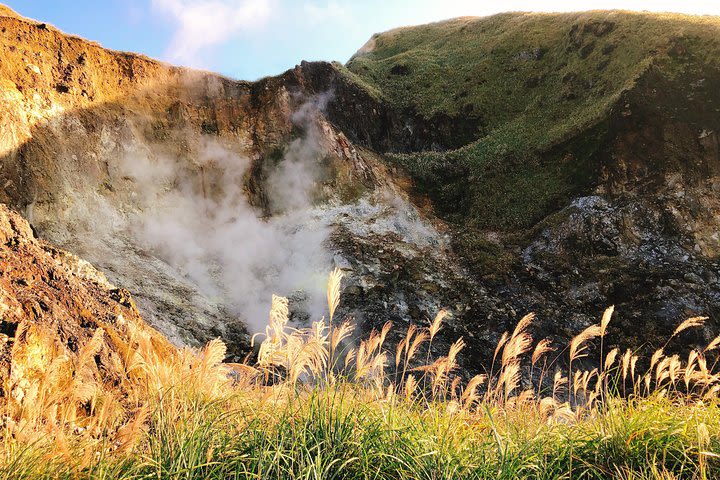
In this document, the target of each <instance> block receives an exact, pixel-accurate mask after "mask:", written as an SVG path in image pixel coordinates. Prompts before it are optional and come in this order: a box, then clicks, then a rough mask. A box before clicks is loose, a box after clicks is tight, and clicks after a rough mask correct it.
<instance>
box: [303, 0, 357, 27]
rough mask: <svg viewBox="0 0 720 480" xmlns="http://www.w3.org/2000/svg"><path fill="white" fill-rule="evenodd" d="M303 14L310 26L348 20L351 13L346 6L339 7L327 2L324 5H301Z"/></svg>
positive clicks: (339, 5) (336, 4)
mask: <svg viewBox="0 0 720 480" xmlns="http://www.w3.org/2000/svg"><path fill="white" fill-rule="evenodd" d="M303 13H304V14H305V19H306V20H307V21H308V22H310V23H312V24H320V23H323V22H328V21H331V22H339V21H344V20H349V19H350V18H351V12H350V10H349V8H348V6H347V5H341V4H339V3H337V2H335V1H329V2H326V3H325V4H318V3H314V2H308V3H305V4H304V5H303Z"/></svg>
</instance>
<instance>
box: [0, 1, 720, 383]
mask: <svg viewBox="0 0 720 480" xmlns="http://www.w3.org/2000/svg"><path fill="white" fill-rule="evenodd" d="M718 25H720V22H718V21H716V20H714V19H697V18H692V17H669V16H651V15H639V14H627V13H619V12H607V13H603V12H599V13H591V14H573V15H525V14H513V15H500V16H496V17H490V18H486V19H459V20H454V21H450V22H444V23H440V24H433V25H430V26H423V27H416V28H409V29H401V30H396V31H392V32H388V33H385V34H380V35H377V36H374V37H373V38H372V39H371V41H370V42H369V43H368V44H367V45H366V46H365V47H363V49H361V50H360V51H359V52H358V54H357V55H356V56H355V57H353V59H352V60H351V61H350V62H349V63H348V65H347V66H343V65H339V64H330V63H323V62H316V63H302V64H301V65H299V66H297V67H296V68H294V69H292V70H290V71H288V72H286V73H284V74H283V75H280V76H278V77H273V78H266V79H263V80H261V81H258V82H256V83H248V82H241V81H234V80H231V79H227V78H223V77H220V76H217V75H214V74H211V73H207V72H198V71H192V70H187V69H180V68H176V67H173V66H170V65H166V64H163V63H160V62H157V61H154V60H151V59H148V58H145V57H142V56H138V55H134V54H128V53H121V52H113V51H108V50H105V49H103V48H101V47H100V46H99V45H97V44H94V43H91V42H87V41H85V40H82V39H79V38H75V37H71V36H68V35H65V34H63V33H62V32H59V31H58V30H56V29H55V28H53V27H51V26H49V25H46V24H43V23H38V22H35V21H31V20H27V19H23V18H20V17H18V16H16V15H14V14H12V13H9V12H6V11H0V49H1V51H2V63H0V95H2V98H3V102H2V105H1V106H0V121H1V122H2V132H1V134H0V158H1V162H2V170H0V183H2V185H3V187H2V190H0V202H4V203H7V204H8V205H10V206H11V207H13V208H15V209H17V210H19V211H21V212H22V213H23V215H24V216H25V217H26V218H27V219H28V220H29V221H30V222H31V223H32V225H33V227H34V228H35V230H36V231H37V232H38V234H39V235H40V236H41V237H42V238H47V239H49V240H51V241H53V242H56V243H58V244H59V245H61V246H62V247H64V248H66V249H68V250H70V251H72V252H73V253H75V254H78V255H80V256H82V257H84V258H86V259H88V260H90V261H91V262H93V264H95V265H96V266H98V267H99V268H101V269H102V270H104V271H105V272H106V273H107V275H108V277H109V278H110V280H111V281H112V282H113V283H116V284H118V285H122V286H123V287H125V288H127V289H128V290H129V291H131V292H132V293H133V295H134V296H135V298H136V299H137V301H138V307H139V309H140V311H141V312H142V313H143V314H144V316H145V318H146V319H147V321H148V322H149V323H151V324H152V325H153V326H155V327H156V328H158V329H159V330H160V331H161V332H163V333H164V334H166V335H168V336H169V337H170V338H171V339H172V340H173V341H174V342H176V343H189V344H199V343H202V342H205V341H207V340H209V339H211V338H214V337H216V336H220V337H222V338H223V339H224V340H225V341H226V342H227V343H228V344H229V347H230V354H231V356H235V357H239V356H241V355H243V353H244V352H246V351H247V341H248V335H247V334H248V331H249V330H256V329H257V328H258V327H259V326H261V325H262V324H263V321H264V318H263V316H264V312H265V311H266V306H267V302H268V301H269V297H270V294H271V293H273V292H277V293H281V294H286V295H290V296H291V299H292V300H293V304H294V319H295V321H297V322H304V321H306V320H307V319H308V318H309V316H312V315H319V314H321V313H322V311H321V308H319V307H318V305H321V303H322V302H321V301H320V300H321V295H322V293H321V292H322V285H321V282H322V280H321V279H322V278H324V273H325V272H326V271H327V269H328V268H330V267H331V266H332V265H333V264H335V265H337V266H340V267H341V268H343V269H344V270H345V271H346V272H347V273H348V277H347V280H346V282H345V284H344V292H343V293H344V296H343V303H342V307H343V313H344V314H352V315H354V316H355V317H356V318H357V319H358V321H359V323H360V324H361V325H363V326H364V328H366V329H368V328H372V327H374V326H377V325H379V324H381V323H384V322H385V321H386V320H393V321H394V322H396V324H398V325H400V326H401V327H403V326H407V325H409V324H410V323H424V322H427V321H428V319H429V318H432V317H433V316H434V314H435V312H436V311H437V310H438V309H439V308H440V307H448V308H449V309H450V310H451V312H452V313H453V318H452V320H451V321H450V323H449V326H448V328H447V329H446V330H445V332H444V335H446V337H445V338H448V339H451V340H454V338H456V337H457V336H458V335H463V336H464V337H465V339H466V341H467V342H468V344H469V346H470V348H469V349H468V350H467V353H466V355H465V357H464V358H462V359H461V361H462V362H464V365H465V366H466V367H467V368H468V369H469V370H477V369H479V368H480V364H481V362H483V360H484V359H487V357H488V355H491V352H492V348H493V347H494V345H495V342H496V340H497V338H498V336H499V334H500V333H502V331H503V330H506V329H508V328H511V327H512V326H513V325H514V322H515V321H516V320H517V318H518V317H519V315H520V314H523V313H526V312H527V311H536V312H537V313H538V319H539V320H538V323H537V327H538V328H539V329H540V334H541V335H548V336H555V337H561V338H564V337H567V336H571V335H573V334H574V333H576V332H577V331H578V330H579V329H582V328H584V327H585V326H587V325H589V324H590V323H591V322H594V321H595V320H596V318H597V316H598V315H599V313H600V312H601V311H602V310H603V308H604V307H605V306H607V305H610V304H616V305H617V311H618V313H619V314H618V321H617V322H616V323H615V324H614V325H615V330H614V331H613V338H612V341H613V342H615V343H621V344H624V345H633V346H640V345H643V344H650V346H652V345H653V344H654V343H656V342H657V341H658V340H657V339H658V338H660V337H666V336H667V333H668V331H669V330H671V329H672V327H673V326H674V325H676V324H677V322H678V321H679V320H681V319H683V318H685V317H686V316H690V315H694V314H706V315H710V317H711V320H710V321H709V322H708V323H707V327H706V330H705V331H699V332H700V333H698V334H697V335H699V336H700V337H702V336H704V337H709V336H710V335H711V334H712V331H713V330H716V329H717V322H718V321H719V320H720V318H719V317H718V314H719V309H718V307H719V306H720V283H719V282H720V278H719V273H718V254H719V253H720V237H718V227H719V226H720V225H719V223H720V216H719V215H718V214H717V212H718V211H719V210H718V207H720V201H719V200H718V189H719V188H720V187H719V185H720V177H719V176H718V171H719V169H720V147H718V145H719V144H718V137H717V133H716V132H718V131H720V112H719V111H718V109H719V108H720V97H719V96H718V92H720V89H718V88H717V87H718V86H720V74H719V70H718V65H717V62H716V59H717V58H718V57H717V55H715V53H717V52H720V45H718V41H717V38H718V37H717V30H718ZM658 32H662V34H661V35H660V34H658ZM248 327H249V329H248ZM400 330H401V329H398V331H400ZM699 340H701V338H699V337H698V338H685V339H683V341H685V342H693V341H699ZM705 340H707V339H705ZM439 346H442V342H439Z"/></svg>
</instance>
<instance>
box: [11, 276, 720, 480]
mask: <svg viewBox="0 0 720 480" xmlns="http://www.w3.org/2000/svg"><path fill="white" fill-rule="evenodd" d="M340 281H341V275H340V273H339V272H337V271H336V272H334V273H333V274H332V275H331V277H330V281H329V283H328V307H329V312H330V314H329V322H328V323H325V322H323V321H320V322H317V323H315V324H313V325H312V327H310V328H307V329H301V330H297V329H293V328H291V327H290V326H288V323H287V322H288V308H287V306H288V303H287V300H286V299H284V298H281V297H273V307H272V310H271V312H270V321H269V325H268V327H267V329H266V331H265V334H264V336H263V337H264V339H263V341H262V343H261V344H260V346H259V351H258V356H257V360H256V361H255V362H252V363H250V362H248V363H243V364H225V363H222V362H221V360H222V359H223V357H224V355H225V347H224V345H223V344H222V343H221V342H220V341H213V342H211V343H210V344H208V346H207V347H206V348H205V349H204V350H202V351H201V352H191V351H189V350H180V351H177V352H170V353H168V352H167V351H165V350H161V349H158V348H157V347H156V346H155V345H154V344H153V342H152V340H150V339H149V337H147V336H146V335H145V334H144V332H140V331H138V332H137V334H134V335H131V337H132V338H130V339H125V340H123V339H119V338H106V337H104V336H103V334H102V333H101V332H102V330H98V332H97V333H96V334H95V336H94V337H93V339H92V340H91V341H89V342H88V343H87V344H86V345H82V346H80V350H79V353H78V355H77V358H75V357H72V358H69V357H67V356H66V355H64V356H54V355H53V354H52V352H51V351H46V347H47V346H48V345H52V344H53V343H54V342H55V341H56V339H54V338H49V337H48V336H45V337H43V336H42V335H41V334H40V333H39V331H31V330H27V329H29V328H30V327H27V326H25V327H22V328H24V329H26V330H25V331H24V332H30V333H27V334H26V333H23V335H22V336H19V337H17V338H16V339H15V340H14V345H13V350H12V358H11V359H10V361H11V363H12V365H11V366H12V372H14V373H13V375H11V377H10V379H9V380H8V384H7V385H5V386H4V391H5V392H8V393H9V395H7V394H6V396H4V397H3V399H2V402H3V409H4V412H3V414H4V415H3V419H4V420H3V421H4V427H3V429H2V431H1V432H2V440H3V443H2V446H3V449H2V451H0V478H8V479H10V478H12V479H18V478H40V477H46V478H147V479H150V478H198V479H200V478H202V479H206V478H217V479H221V478H223V479H226V478H238V479H244V478H247V479H251V478H257V479H259V478H298V479H299V478H317V479H320V478H323V479H326V478H327V479H330V478H353V479H354V478H357V479H368V478H378V479H386V478H394V479H428V480H429V479H456V478H469V479H475V478H476V479H497V478H506V479H515V478H527V479H531V478H532V479H536V478H548V479H550V478H597V479H602V478H610V477H612V478H627V479H630V478H632V479H639V478H643V479H645V478H647V479H650V478H666V479H670V478H702V479H706V478H716V477H717V476H718V475H720V462H719V461H718V460H719V459H720V456H719V453H720V409H719V408H718V406H719V404H718V391H719V390H720V375H719V374H717V373H715V371H714V365H712V364H710V363H709V361H711V359H712V358H715V357H714V355H715V353H716V351H717V349H718V346H720V337H718V338H717V339H715V340H714V341H713V342H711V343H710V344H709V345H707V346H706V347H704V348H702V349H697V350H693V351H691V352H690V354H689V355H688V357H687V360H685V359H681V358H680V357H678V356H677V355H674V356H666V355H664V353H663V351H662V349H661V350H658V351H657V352H656V353H655V354H654V355H653V357H652V359H649V363H648V362H647V359H645V360H643V359H639V358H638V357H637V356H636V355H634V353H633V352H631V351H628V352H625V353H624V354H622V353H621V352H619V351H618V350H617V349H611V350H609V351H608V352H607V354H606V355H604V352H603V343H604V340H605V338H604V337H605V332H606V328H607V325H608V324H609V322H610V321H611V318H612V315H613V309H612V308H610V309H608V310H607V311H606V312H605V314H604V315H603V317H602V319H601V321H600V323H599V324H598V325H593V326H591V327H589V328H587V329H586V330H585V331H583V332H581V333H579V334H578V335H577V336H576V337H575V338H574V339H573V340H572V341H571V343H570V344H569V345H568V346H567V348H565V349H563V350H559V349H558V348H557V346H555V345H552V344H550V343H549V342H548V341H546V340H541V341H540V342H537V343H536V342H535V341H534V340H533V338H532V336H531V334H530V333H529V332H530V329H531V328H532V323H533V316H532V315H527V316H525V317H524V318H523V319H522V320H520V322H518V324H517V326H516V327H515V329H514V330H513V331H512V332H508V333H507V334H505V335H504V336H503V337H502V339H501V340H500V343H499V344H498V348H497V350H496V362H494V365H493V367H491V369H490V371H489V372H488V373H487V375H478V376H475V377H473V378H472V379H469V380H467V381H464V380H463V379H462V378H461V377H459V376H458V374H457V372H456V367H457V363H456V359H457V356H458V354H459V353H460V352H461V350H462V348H463V346H464V343H463V341H462V339H459V340H458V341H457V342H455V343H454V344H453V345H452V346H451V347H450V349H449V351H448V353H447V355H445V356H442V357H439V358H433V357H432V356H431V355H430V353H429V352H430V348H429V346H430V344H432V342H433V339H434V337H435V335H436V334H437V333H438V331H439V330H440V329H442V328H443V324H444V321H445V317H446V314H445V312H442V311H441V312H440V313H439V314H438V316H437V317H436V318H435V320H434V321H433V322H431V323H430V324H429V325H427V326H424V327H418V326H413V327H411V328H410V329H409V330H408V331H407V333H406V335H405V337H404V338H403V339H402V340H401V341H400V342H399V343H398V344H397V345H395V346H389V345H386V339H387V335H388V333H389V331H390V329H391V328H392V326H391V325H389V324H388V325H386V326H385V327H384V328H383V329H382V330H381V331H380V332H373V333H372V334H371V335H370V336H369V337H368V338H366V339H364V340H362V341H360V342H359V343H356V342H355V341H351V338H352V332H353V325H352V324H350V323H348V322H347V321H343V322H340V321H336V320H334V319H333V314H334V311H335V309H336V307H337V305H338V303H339V301H340V299H339V291H340ZM704 321H705V319H704V318H691V319H688V320H686V321H685V322H683V323H682V324H681V325H680V326H678V328H677V329H676V330H675V332H674V333H673V335H672V337H671V338H670V339H669V340H668V343H669V342H671V341H672V340H673V338H674V337H677V336H679V335H682V334H683V332H685V331H686V330H689V329H691V328H696V327H698V326H701V325H702V324H703V322H704ZM46 333H47V332H46ZM47 335H50V334H49V333H47ZM102 342H115V343H116V346H118V347H120V351H122V352H123V355H122V358H120V359H118V369H119V371H121V372H123V373H122V374H121V375H119V376H118V375H111V376H107V377H104V378H103V377H102V376H97V375H92V374H91V366H92V364H93V361H92V355H93V352H94V351H97V349H98V348H99V347H100V346H101V344H102ZM591 343H596V344H597V343H599V344H600V350H599V352H600V358H599V359H598V366H597V368H593V369H591V370H586V369H584V368H579V367H578V362H579V361H580V360H581V359H583V358H585V357H587V356H588V352H589V346H590V344H591ZM40 352H41V353H42V355H43V356H44V361H43V362H40V363H39V362H37V360H38V354H39V353H40ZM558 357H562V358H565V359H566V360H567V361H568V362H569V368H568V369H567V370H564V369H561V368H559V366H558V364H556V362H557V358H558ZM587 360H588V359H587V358H585V361H587ZM643 362H646V364H647V365H649V368H647V369H643V370H641V368H640V364H641V363H643ZM530 378H533V379H535V380H536V383H535V385H536V386H533V385H532V384H531V383H530V382H529V381H528V380H529V379H530ZM542 378H546V379H548V380H549V379H552V381H549V382H548V381H546V382H543V381H542Z"/></svg>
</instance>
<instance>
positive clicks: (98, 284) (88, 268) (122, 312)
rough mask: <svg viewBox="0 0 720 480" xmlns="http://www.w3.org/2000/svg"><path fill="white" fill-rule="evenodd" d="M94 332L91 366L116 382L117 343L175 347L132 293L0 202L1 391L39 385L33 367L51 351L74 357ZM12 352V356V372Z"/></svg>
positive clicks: (18, 392)
mask: <svg viewBox="0 0 720 480" xmlns="http://www.w3.org/2000/svg"><path fill="white" fill-rule="evenodd" d="M98 331H100V333H101V334H102V335H103V336H104V338H105V341H103V342H101V344H99V345H98V346H97V350H96V351H95V352H94V354H93V355H94V358H95V361H94V367H93V371H95V372H96V374H97V375H98V378H97V379H98V380H99V381H102V382H116V383H118V384H119V383H120V376H121V375H125V371H124V370H123V369H122V368H120V367H119V366H118V365H121V364H122V360H121V359H122V356H123V355H124V354H126V352H125V351H124V350H123V345H125V344H126V342H128V341H130V342H132V338H133V337H134V338H138V336H139V335H142V336H147V337H148V338H149V339H150V341H151V342H152V343H153V344H154V346H155V348H157V349H158V351H159V352H162V351H167V352H171V351H173V350H174V348H173V347H172V346H171V345H170V344H169V343H168V342H167V340H166V339H165V338H164V337H163V336H161V335H160V334H158V333H157V332H156V331H154V330H153V329H151V328H150V327H148V326H147V325H146V324H145V322H144V321H143V320H142V318H141V317H140V313H139V312H138V310H137V308H136V306H135V303H134V301H133V299H132V296H131V295H130V292H128V291H127V290H125V289H122V288H117V287H115V286H113V285H112V284H110V283H109V282H108V280H107V279H106V278H105V275H103V274H102V273H101V272H99V271H97V270H96V269H95V268H94V267H93V266H92V265H90V264H89V263H88V262H86V261H84V260H81V259H80V258H78V257H76V256H75V255H73V254H71V253H68V252H65V251H63V250H60V249H58V248H56V247H54V246H52V245H50V244H49V243H46V242H44V241H41V240H38V239H37V238H35V235H34V233H33V231H32V229H31V227H30V224H28V222H27V221H26V220H25V219H24V218H22V217H21V216H20V215H19V214H18V213H16V212H13V211H11V210H9V209H8V208H7V207H6V206H5V205H0V359H1V361H0V385H1V387H0V388H2V396H3V397H6V396H9V395H12V396H13V397H14V398H15V399H16V401H18V402H20V401H22V400H23V397H24V396H25V395H26V394H27V393H28V392H31V391H32V389H33V388H37V386H35V387H33V385H32V384H31V383H29V382H28V380H27V379H26V377H27V378H31V377H32V375H34V374H36V373H37V372H34V371H31V370H32V369H33V368H37V369H39V370H40V371H44V370H46V369H48V368H49V366H48V365H46V364H43V360H44V359H45V358H46V356H47V357H48V358H50V353H51V350H52V352H53V355H55V354H57V355H63V354H64V355H66V356H67V358H75V357H76V356H77V355H78V352H79V351H80V349H81V348H83V347H84V346H85V345H87V344H88V343H89V342H90V341H91V339H92V338H93V336H95V335H96V334H97V333H98ZM53 342H57V343H53ZM96 343H97V342H96ZM11 352H13V353H12V356H13V358H15V359H16V360H17V362H16V364H13V369H12V371H11V363H10V357H11ZM23 358H24V359H25V361H24V362H23V361H21V360H22V359H23Z"/></svg>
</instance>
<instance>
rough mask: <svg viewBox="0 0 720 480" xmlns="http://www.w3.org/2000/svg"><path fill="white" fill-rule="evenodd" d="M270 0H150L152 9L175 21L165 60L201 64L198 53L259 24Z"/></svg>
mask: <svg viewBox="0 0 720 480" xmlns="http://www.w3.org/2000/svg"><path fill="white" fill-rule="evenodd" d="M272 3H273V0H152V5H153V8H155V9H156V10H157V11H158V12H160V13H162V14H165V15H168V16H169V17H170V18H171V19H172V21H173V22H174V23H175V24H177V29H176V30H175V33H174V35H173V38H172V40H171V42H170V46H169V48H168V53H167V55H168V59H169V60H171V61H175V62H180V63H183V64H186V65H192V66H203V65H202V63H203V62H202V60H201V58H200V54H201V53H202V52H203V51H204V50H205V49H207V48H208V47H212V46H216V45H220V44H222V43H224V42H225V41H227V40H229V39H230V38H232V37H233V36H235V35H237V34H239V33H241V32H244V31H249V30H256V29H257V28H259V27H262V26H263V25H264V24H265V23H266V22H267V20H268V19H269V18H270V14H271V12H272Z"/></svg>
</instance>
